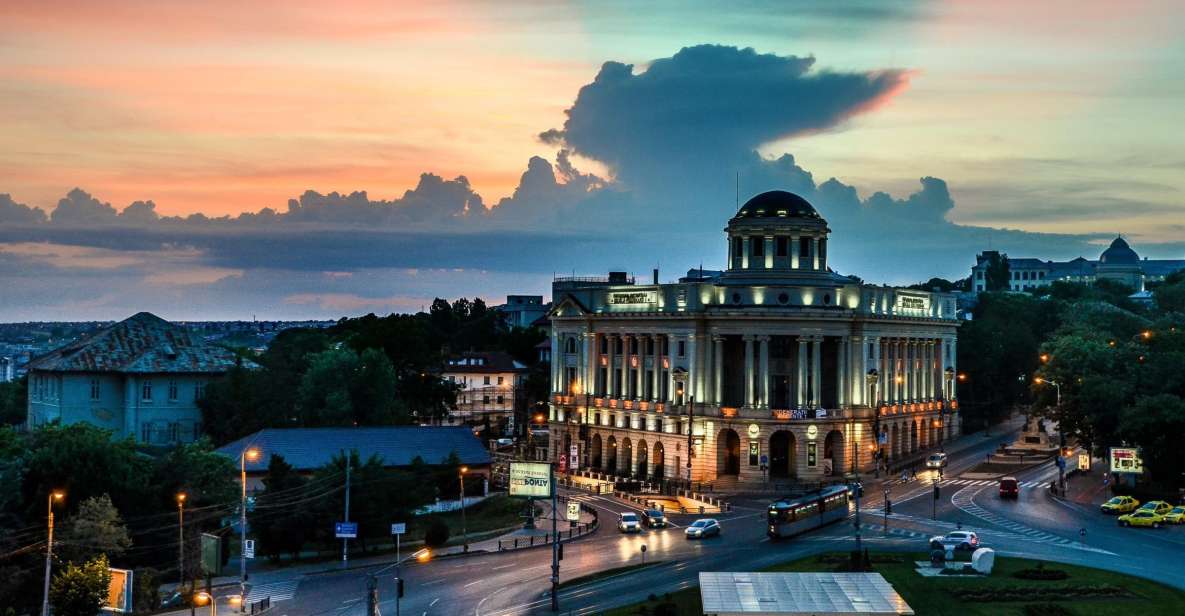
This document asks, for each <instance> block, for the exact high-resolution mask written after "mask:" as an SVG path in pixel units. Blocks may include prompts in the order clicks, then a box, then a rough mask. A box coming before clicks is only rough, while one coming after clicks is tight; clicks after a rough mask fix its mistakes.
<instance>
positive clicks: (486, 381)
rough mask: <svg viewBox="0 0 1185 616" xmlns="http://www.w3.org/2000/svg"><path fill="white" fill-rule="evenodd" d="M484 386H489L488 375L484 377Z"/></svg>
mask: <svg viewBox="0 0 1185 616" xmlns="http://www.w3.org/2000/svg"><path fill="white" fill-rule="evenodd" d="M485 384H486V385H489V384H490V375H488V374H487V375H486V376H485Z"/></svg>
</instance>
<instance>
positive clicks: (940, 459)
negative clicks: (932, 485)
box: [926, 453, 946, 468]
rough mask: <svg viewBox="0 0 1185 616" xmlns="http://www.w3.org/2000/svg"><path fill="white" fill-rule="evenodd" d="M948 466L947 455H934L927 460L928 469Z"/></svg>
mask: <svg viewBox="0 0 1185 616" xmlns="http://www.w3.org/2000/svg"><path fill="white" fill-rule="evenodd" d="M944 466H946V454H945V453H932V454H930V457H928V458H926V468H942V467H944Z"/></svg>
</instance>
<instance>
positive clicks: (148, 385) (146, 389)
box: [140, 381, 152, 402]
mask: <svg viewBox="0 0 1185 616" xmlns="http://www.w3.org/2000/svg"><path fill="white" fill-rule="evenodd" d="M140 399H141V400H143V401H145V402H152V381H144V384H143V385H141V386H140Z"/></svg>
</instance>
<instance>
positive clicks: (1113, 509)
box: [1099, 496, 1140, 513]
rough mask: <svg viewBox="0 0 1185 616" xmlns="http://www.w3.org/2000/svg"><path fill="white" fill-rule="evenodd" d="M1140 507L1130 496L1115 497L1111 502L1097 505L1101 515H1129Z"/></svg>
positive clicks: (1138, 502)
mask: <svg viewBox="0 0 1185 616" xmlns="http://www.w3.org/2000/svg"><path fill="white" fill-rule="evenodd" d="M1139 506H1140V501H1138V500H1136V499H1134V498H1132V497H1130V496H1115V497H1112V498H1111V500H1109V501H1107V502H1105V503H1103V504H1102V505H1099V510H1100V511H1102V512H1103V513H1130V512H1132V511H1135V510H1136V507H1139Z"/></svg>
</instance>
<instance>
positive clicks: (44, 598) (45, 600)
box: [41, 492, 66, 616]
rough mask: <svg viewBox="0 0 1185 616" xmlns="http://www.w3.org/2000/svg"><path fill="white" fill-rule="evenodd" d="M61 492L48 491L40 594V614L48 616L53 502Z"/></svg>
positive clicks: (62, 495) (51, 566)
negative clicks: (42, 590)
mask: <svg viewBox="0 0 1185 616" xmlns="http://www.w3.org/2000/svg"><path fill="white" fill-rule="evenodd" d="M65 497H66V495H65V494H64V493H62V492H50V493H49V499H48V500H49V506H47V507H46V509H47V510H48V511H49V541H48V542H47V543H46V544H45V590H44V592H43V593H42V595H41V616H49V576H50V571H51V570H52V568H53V565H52V564H51V563H53V503H54V501H60V500H62V499H63V498H65Z"/></svg>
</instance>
